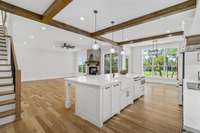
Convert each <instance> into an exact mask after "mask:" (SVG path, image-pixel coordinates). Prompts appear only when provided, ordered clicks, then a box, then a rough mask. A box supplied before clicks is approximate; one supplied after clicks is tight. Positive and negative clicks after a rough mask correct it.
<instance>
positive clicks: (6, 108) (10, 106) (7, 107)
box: [0, 103, 15, 112]
mask: <svg viewBox="0 0 200 133" xmlns="http://www.w3.org/2000/svg"><path fill="white" fill-rule="evenodd" d="M12 109H15V103H13V104H8V105H3V106H0V112H5V111H9V110H12Z"/></svg>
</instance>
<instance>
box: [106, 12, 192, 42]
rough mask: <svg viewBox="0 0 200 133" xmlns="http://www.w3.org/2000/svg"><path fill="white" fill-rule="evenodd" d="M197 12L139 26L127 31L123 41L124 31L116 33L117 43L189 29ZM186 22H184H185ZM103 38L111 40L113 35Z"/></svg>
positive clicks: (164, 18)
mask: <svg viewBox="0 0 200 133" xmlns="http://www.w3.org/2000/svg"><path fill="white" fill-rule="evenodd" d="M194 14H195V10H190V11H187V12H184V13H179V14H176V15H172V16H168V17H163V18H161V19H158V20H155V21H151V22H148V23H144V24H141V25H137V26H134V27H131V28H128V29H125V30H124V31H123V32H124V34H123V35H124V37H123V39H124V40H122V31H117V32H114V40H115V41H118V42H119V41H126V40H130V39H138V38H143V37H148V36H153V35H159V34H166V33H167V32H176V31H182V30H183V24H182V23H185V24H184V27H186V28H187V27H188V26H189V25H190V24H191V23H192V20H193V18H194ZM183 21H184V22H183ZM103 37H106V38H109V39H111V38H112V37H111V34H106V35H103Z"/></svg>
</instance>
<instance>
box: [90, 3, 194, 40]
mask: <svg viewBox="0 0 200 133" xmlns="http://www.w3.org/2000/svg"><path fill="white" fill-rule="evenodd" d="M195 7H196V0H187V1H185V2H183V3H180V4H177V5H174V6H171V7H168V8H165V9H162V10H159V11H156V12H153V13H150V14H147V15H144V16H141V17H138V18H134V19H131V20H129V21H126V22H123V23H120V24H117V25H114V26H111V27H108V28H105V29H102V30H99V31H97V32H94V33H92V36H100V35H103V34H107V33H111V32H115V31H118V30H122V29H125V28H129V27H133V26H136V25H140V24H143V23H147V22H150V21H153V20H156V19H160V18H162V17H166V16H170V15H174V14H177V13H181V12H184V11H187V10H190V9H194V8H195Z"/></svg>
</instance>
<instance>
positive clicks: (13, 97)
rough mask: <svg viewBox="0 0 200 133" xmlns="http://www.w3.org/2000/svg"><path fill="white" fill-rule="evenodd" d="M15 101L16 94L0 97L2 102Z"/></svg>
mask: <svg viewBox="0 0 200 133" xmlns="http://www.w3.org/2000/svg"><path fill="white" fill-rule="evenodd" d="M11 99H15V94H9V95H4V96H0V101H5V100H11Z"/></svg>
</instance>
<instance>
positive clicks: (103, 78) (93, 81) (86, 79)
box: [65, 75, 120, 86]
mask: <svg viewBox="0 0 200 133" xmlns="http://www.w3.org/2000/svg"><path fill="white" fill-rule="evenodd" d="M65 80H66V81H69V82H74V83H80V84H86V85H94V86H105V85H108V84H112V83H117V82H120V81H119V79H116V78H112V77H111V76H110V75H95V76H79V77H74V78H65Z"/></svg>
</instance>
